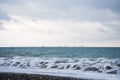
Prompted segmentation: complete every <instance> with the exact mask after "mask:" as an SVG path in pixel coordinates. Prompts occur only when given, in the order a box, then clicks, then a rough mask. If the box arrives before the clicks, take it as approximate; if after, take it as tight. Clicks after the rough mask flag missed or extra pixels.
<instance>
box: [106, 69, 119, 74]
mask: <svg viewBox="0 0 120 80" xmlns="http://www.w3.org/2000/svg"><path fill="white" fill-rule="evenodd" d="M107 73H108V74H117V70H113V71H108V72H107Z"/></svg>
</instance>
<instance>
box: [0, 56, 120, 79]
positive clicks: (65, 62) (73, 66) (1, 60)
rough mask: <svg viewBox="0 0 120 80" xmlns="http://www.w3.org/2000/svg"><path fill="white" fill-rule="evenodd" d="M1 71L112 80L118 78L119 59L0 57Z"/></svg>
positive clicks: (119, 73)
mask: <svg viewBox="0 0 120 80" xmlns="http://www.w3.org/2000/svg"><path fill="white" fill-rule="evenodd" d="M2 71H3V72H16V71H17V72H28V73H30V72H31V71H32V73H35V74H36V73H40V74H41V73H45V74H50V75H61V76H62V75H63V76H65V75H67V76H68V75H69V76H72V74H74V75H73V77H82V76H83V77H84V78H86V75H87V76H88V77H87V78H89V77H90V78H92V77H93V78H94V79H95V78H96V77H95V76H97V78H98V79H99V78H100V77H101V76H106V77H107V79H108V80H109V77H112V76H113V78H117V77H120V59H119V58H117V59H108V58H39V57H20V56H17V57H12V58H7V57H0V72H2ZM91 73H92V75H91ZM108 73H109V74H108ZM106 77H105V78H106ZM103 78H104V77H103ZM100 79H101V78H100ZM119 79H120V78H119ZM110 80H111V79H110ZM114 80H115V79H114ZM116 80H117V79H116Z"/></svg>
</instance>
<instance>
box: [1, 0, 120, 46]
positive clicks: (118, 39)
mask: <svg viewBox="0 0 120 80" xmlns="http://www.w3.org/2000/svg"><path fill="white" fill-rule="evenodd" d="M119 3H120V0H0V46H3V47H5V46H88V47H120V5H119Z"/></svg>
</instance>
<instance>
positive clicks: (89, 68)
mask: <svg viewBox="0 0 120 80" xmlns="http://www.w3.org/2000/svg"><path fill="white" fill-rule="evenodd" d="M84 71H99V69H98V68H96V67H87V68H86V69H85V70H84Z"/></svg>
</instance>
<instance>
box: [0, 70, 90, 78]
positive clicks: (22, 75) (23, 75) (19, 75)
mask: <svg viewBox="0 0 120 80" xmlns="http://www.w3.org/2000/svg"><path fill="white" fill-rule="evenodd" d="M0 80H88V79H80V78H73V77H62V76H52V75H41V74H26V73H10V72H0ZM89 80H92V79H89Z"/></svg>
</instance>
